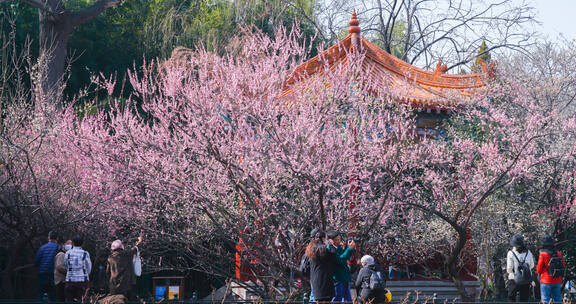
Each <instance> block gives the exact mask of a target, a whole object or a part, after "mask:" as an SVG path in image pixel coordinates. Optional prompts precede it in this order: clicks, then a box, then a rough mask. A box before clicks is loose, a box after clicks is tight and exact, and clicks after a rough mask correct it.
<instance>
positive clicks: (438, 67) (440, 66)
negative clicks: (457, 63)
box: [434, 59, 448, 75]
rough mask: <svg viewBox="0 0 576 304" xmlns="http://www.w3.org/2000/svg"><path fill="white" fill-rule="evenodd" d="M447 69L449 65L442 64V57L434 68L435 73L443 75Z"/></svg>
mask: <svg viewBox="0 0 576 304" xmlns="http://www.w3.org/2000/svg"><path fill="white" fill-rule="evenodd" d="M446 70H448V66H446V65H445V64H442V59H438V63H437V64H436V69H435V70H434V75H442V74H444V72H446Z"/></svg>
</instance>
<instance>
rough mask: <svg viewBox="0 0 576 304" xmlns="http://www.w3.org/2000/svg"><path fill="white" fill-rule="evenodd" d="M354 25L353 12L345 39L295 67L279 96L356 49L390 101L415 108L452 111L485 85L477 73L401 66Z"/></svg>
mask: <svg viewBox="0 0 576 304" xmlns="http://www.w3.org/2000/svg"><path fill="white" fill-rule="evenodd" d="M358 24H359V23H358V20H357V19H356V12H354V13H353V15H352V20H351V21H350V29H349V31H348V32H349V34H348V36H346V37H345V38H344V39H342V40H340V41H339V42H338V43H336V44H335V45H333V46H331V47H330V48H328V49H326V50H325V51H324V52H322V53H321V54H319V55H318V56H316V57H314V58H312V59H310V60H308V61H307V62H305V63H303V64H301V65H300V66H298V67H297V68H296V69H295V72H294V74H293V75H292V77H291V78H290V79H288V80H287V81H286V89H285V90H284V91H283V92H282V94H281V95H282V96H289V95H290V94H291V92H292V91H293V90H295V89H298V88H299V87H300V86H302V85H305V79H307V78H308V77H311V76H313V75H314V74H317V73H322V70H323V69H324V67H325V65H328V67H330V68H332V67H333V66H336V65H339V64H342V63H344V62H346V60H347V56H348V54H350V53H351V52H352V51H354V50H355V49H356V48H358V49H359V50H360V51H362V52H363V53H364V58H363V61H362V63H361V64H362V69H363V70H367V71H370V73H371V75H370V76H371V77H372V78H373V79H374V81H375V82H376V84H377V85H378V86H382V87H386V88H391V89H392V92H391V93H390V94H391V95H392V97H393V98H395V99H398V100H400V101H402V102H407V103H409V104H411V105H412V106H413V107H415V108H427V109H430V108H433V109H447V108H452V107H454V106H457V104H456V103H457V101H458V100H461V99H462V98H467V97H471V96H473V94H475V92H476V91H477V90H478V89H479V88H481V87H483V86H484V85H485V82H484V78H485V75H484V74H481V73H476V74H467V75H450V74H444V73H443V72H444V71H445V69H446V66H445V65H444V66H443V65H442V63H441V62H439V63H438V65H437V67H436V71H433V72H432V71H427V70H424V69H421V68H418V67H415V66H413V65H411V64H409V63H407V62H404V61H402V60H401V59H398V58H396V57H394V56H392V55H390V54H388V53H387V52H386V51H384V50H382V49H380V48H379V47H378V46H376V45H375V44H373V43H371V42H369V41H368V40H366V39H364V37H362V36H360V28H359V27H358ZM357 46H358V47H357Z"/></svg>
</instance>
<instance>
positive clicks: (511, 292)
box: [506, 234, 566, 303]
mask: <svg viewBox="0 0 576 304" xmlns="http://www.w3.org/2000/svg"><path fill="white" fill-rule="evenodd" d="M540 243H541V249H540V253H539V256H538V264H537V265H536V273H537V274H538V275H539V280H536V278H535V276H534V275H533V270H534V266H535V262H534V255H532V252H530V250H528V247H527V246H526V244H525V242H524V237H523V236H522V235H520V234H515V235H514V236H512V238H511V239H510V245H511V246H512V249H511V250H510V251H508V254H507V255H506V271H507V273H508V300H509V301H511V302H516V300H517V297H518V294H519V300H520V302H528V300H529V298H530V287H531V286H532V287H536V282H539V284H540V298H541V302H542V303H549V302H550V301H552V302H557V303H559V302H562V295H561V294H562V290H561V289H562V277H563V275H564V269H565V267H566V264H565V262H564V259H563V258H562V253H560V251H559V250H558V249H557V248H556V246H555V244H554V239H553V238H552V237H551V236H550V235H547V234H546V235H544V236H542V238H541V240H540Z"/></svg>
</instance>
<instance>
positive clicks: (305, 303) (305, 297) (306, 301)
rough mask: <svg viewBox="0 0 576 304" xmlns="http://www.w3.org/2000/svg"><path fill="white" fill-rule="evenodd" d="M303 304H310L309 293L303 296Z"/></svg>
mask: <svg viewBox="0 0 576 304" xmlns="http://www.w3.org/2000/svg"><path fill="white" fill-rule="evenodd" d="M302 304H308V293H306V292H305V293H304V294H303V295H302Z"/></svg>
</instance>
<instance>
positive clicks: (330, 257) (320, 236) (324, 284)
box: [306, 230, 338, 302]
mask: <svg viewBox="0 0 576 304" xmlns="http://www.w3.org/2000/svg"><path fill="white" fill-rule="evenodd" d="M306 256H308V258H309V259H310V283H311V285H312V290H313V292H314V298H315V300H316V302H330V301H331V300H332V298H333V297H334V279H333V278H332V276H333V275H334V268H335V267H336V264H337V263H338V259H337V256H336V248H335V247H334V246H332V245H331V244H330V245H328V246H326V233H324V232H323V231H320V230H319V231H317V232H316V233H315V234H314V237H313V238H312V241H311V242H310V244H308V246H307V247H306Z"/></svg>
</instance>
